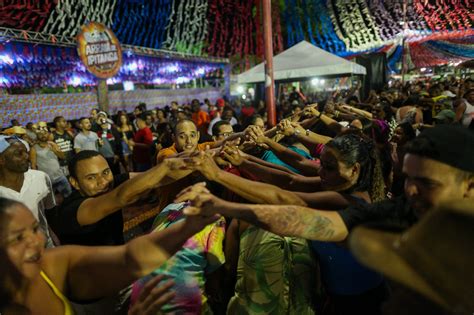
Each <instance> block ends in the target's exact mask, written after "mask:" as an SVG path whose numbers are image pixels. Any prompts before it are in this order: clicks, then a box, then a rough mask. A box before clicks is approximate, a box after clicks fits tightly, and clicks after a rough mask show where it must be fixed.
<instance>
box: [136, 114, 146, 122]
mask: <svg viewBox="0 0 474 315" xmlns="http://www.w3.org/2000/svg"><path fill="white" fill-rule="evenodd" d="M147 115H148V114H147V113H141V114H140V115H138V116H137V119H141V120H143V121H146V116H147Z"/></svg>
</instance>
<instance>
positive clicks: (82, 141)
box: [74, 117, 100, 153]
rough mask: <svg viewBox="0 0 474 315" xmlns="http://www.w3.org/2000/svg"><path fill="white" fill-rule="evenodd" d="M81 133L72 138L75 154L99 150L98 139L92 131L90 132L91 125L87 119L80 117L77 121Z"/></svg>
mask: <svg viewBox="0 0 474 315" xmlns="http://www.w3.org/2000/svg"><path fill="white" fill-rule="evenodd" d="M79 126H80V128H81V132H79V133H78V134H77V135H76V138H74V150H76V153H78V152H80V151H83V150H94V151H98V150H99V145H100V143H99V137H98V136H97V134H96V133H95V132H94V131H91V128H92V125H91V122H90V120H89V118H86V117H82V118H81V119H79Z"/></svg>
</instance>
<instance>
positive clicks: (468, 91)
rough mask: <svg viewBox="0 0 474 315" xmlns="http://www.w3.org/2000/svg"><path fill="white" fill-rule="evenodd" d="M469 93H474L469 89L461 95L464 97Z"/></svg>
mask: <svg viewBox="0 0 474 315" xmlns="http://www.w3.org/2000/svg"><path fill="white" fill-rule="evenodd" d="M470 93H474V89H469V90H467V91H466V93H464V95H463V97H464V98H466V97H467V96H468V95H469V94H470Z"/></svg>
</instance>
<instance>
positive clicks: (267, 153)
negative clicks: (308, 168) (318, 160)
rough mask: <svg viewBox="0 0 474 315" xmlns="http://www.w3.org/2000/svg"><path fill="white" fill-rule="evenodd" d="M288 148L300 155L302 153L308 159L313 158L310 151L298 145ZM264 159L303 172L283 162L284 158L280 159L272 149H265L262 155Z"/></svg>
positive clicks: (298, 172)
mask: <svg viewBox="0 0 474 315" xmlns="http://www.w3.org/2000/svg"><path fill="white" fill-rule="evenodd" d="M288 149H290V150H292V151H294V152H296V153H298V154H299V155H302V156H303V157H305V158H307V159H310V160H311V159H313V157H312V156H311V155H309V154H308V153H306V151H304V150H301V149H299V148H297V147H294V146H289V147H288ZM262 160H264V161H267V162H270V163H273V164H276V165H281V166H284V167H286V168H287V169H289V170H291V171H293V172H295V173H297V174H301V172H300V171H298V170H297V169H296V168H294V167H292V166H290V165H288V164H286V163H285V162H283V161H282V160H280V159H279V158H278V157H277V156H276V155H275V153H273V152H272V151H265V153H264V154H263V156H262Z"/></svg>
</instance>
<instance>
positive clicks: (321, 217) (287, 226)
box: [176, 183, 349, 242]
mask: <svg viewBox="0 0 474 315" xmlns="http://www.w3.org/2000/svg"><path fill="white" fill-rule="evenodd" d="M186 200H189V201H191V206H190V207H188V208H186V209H185V210H184V211H185V213H186V214H187V215H204V216H208V215H214V214H215V213H219V214H221V215H223V216H226V217H233V218H236V219H240V220H243V221H247V222H249V223H251V224H253V225H255V226H258V227H260V228H263V229H265V230H268V231H270V232H272V233H275V234H278V235H282V236H297V237H302V238H305V239H309V240H318V241H332V242H338V241H342V240H344V239H345V238H346V237H347V235H348V233H349V232H348V230H347V227H346V225H345V224H344V221H343V220H342V218H341V216H340V215H339V214H338V213H337V212H336V211H320V210H315V209H311V208H307V207H303V206H293V205H288V206H280V205H250V204H240V203H232V202H227V201H224V200H222V199H219V198H217V197H215V196H213V195H212V194H211V193H209V191H208V190H207V189H206V188H205V185H204V184H202V183H200V184H196V185H194V186H191V187H188V188H187V189H185V190H183V191H182V192H181V193H180V194H179V195H178V198H177V200H176V202H183V201H186Z"/></svg>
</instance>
